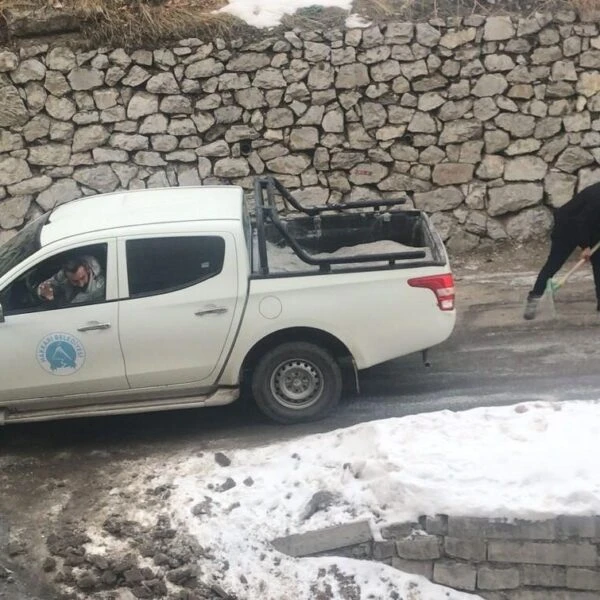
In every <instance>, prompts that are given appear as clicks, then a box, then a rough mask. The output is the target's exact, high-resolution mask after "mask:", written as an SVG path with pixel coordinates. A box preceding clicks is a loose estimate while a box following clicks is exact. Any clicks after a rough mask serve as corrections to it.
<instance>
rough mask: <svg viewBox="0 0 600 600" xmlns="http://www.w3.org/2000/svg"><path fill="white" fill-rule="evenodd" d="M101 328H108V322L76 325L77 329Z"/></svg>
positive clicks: (90, 329) (94, 329) (91, 329)
mask: <svg viewBox="0 0 600 600" xmlns="http://www.w3.org/2000/svg"><path fill="white" fill-rule="evenodd" d="M101 329H110V323H90V324H89V325H83V326H82V327H78V328H77V331H97V330H101Z"/></svg>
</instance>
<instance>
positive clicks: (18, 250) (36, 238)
mask: <svg viewBox="0 0 600 600" xmlns="http://www.w3.org/2000/svg"><path fill="white" fill-rule="evenodd" d="M49 216H50V213H48V214H45V215H43V216H41V217H39V218H37V219H36V220H35V221H32V222H31V223H29V225H26V226H25V227H23V229H21V231H19V233H17V235H15V236H14V237H13V238H11V239H10V240H8V242H6V243H5V244H2V245H1V246H0V277H3V276H4V275H6V273H8V272H9V271H10V270H11V269H12V268H13V267H14V266H16V265H18V264H19V263H20V262H21V261H23V260H25V259H26V258H28V257H29V256H31V255H32V254H33V253H34V252H37V251H38V250H39V249H40V231H41V229H42V227H43V226H44V225H45V224H46V221H47V220H48V217H49Z"/></svg>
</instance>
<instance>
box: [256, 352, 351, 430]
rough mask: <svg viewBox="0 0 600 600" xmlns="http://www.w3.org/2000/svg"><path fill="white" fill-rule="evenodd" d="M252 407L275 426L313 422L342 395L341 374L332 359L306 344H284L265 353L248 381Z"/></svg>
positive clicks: (333, 406)
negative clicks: (255, 407)
mask: <svg viewBox="0 0 600 600" xmlns="http://www.w3.org/2000/svg"><path fill="white" fill-rule="evenodd" d="M252 393H253V395H254V399H255V401H256V404H257V405H258V407H259V408H260V409H261V411H262V412H263V413H265V414H266V415H267V416H268V417H269V418H271V419H273V420H275V421H278V422H279V423H300V422H303V421H314V420H317V419H320V418H322V417H324V416H325V415H327V414H328V413H329V412H330V411H331V410H333V408H335V406H336V405H337V404H338V402H339V400H340V397H341V395H342V373H341V370H340V366H339V365H338V363H337V361H336V360H335V358H334V357H333V355H332V354H331V353H330V352H329V351H328V350H325V349H324V348H321V347H320V346H316V345H315V344H311V343H308V342H296V343H285V344H281V345H279V346H276V347H275V348H273V349H272V350H270V351H269V352H267V353H266V354H265V355H264V356H263V357H262V358H261V359H260V361H259V362H258V365H257V366H256V368H255V369H254V375H253V377H252Z"/></svg>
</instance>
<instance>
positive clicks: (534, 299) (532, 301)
mask: <svg viewBox="0 0 600 600" xmlns="http://www.w3.org/2000/svg"><path fill="white" fill-rule="evenodd" d="M540 298H541V296H533V295H532V294H529V296H527V304H526V305H525V312H524V313H523V318H524V319H526V320H527V321H531V319H535V313H536V312H537V307H538V304H539V303H540Z"/></svg>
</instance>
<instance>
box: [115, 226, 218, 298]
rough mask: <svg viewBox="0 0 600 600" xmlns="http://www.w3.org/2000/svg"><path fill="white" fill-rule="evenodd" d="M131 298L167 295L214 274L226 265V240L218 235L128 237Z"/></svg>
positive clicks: (128, 273)
mask: <svg viewBox="0 0 600 600" xmlns="http://www.w3.org/2000/svg"><path fill="white" fill-rule="evenodd" d="M126 249H127V277H128V281H129V296H130V297H131V298H135V297H140V296H147V295H150V294H164V293H165V292H172V291H175V290H177V289H181V288H184V287H188V286H190V285H194V284H196V283H199V282H201V281H204V280H206V279H209V278H210V277H214V276H215V275H218V274H219V273H220V272H221V269H222V268H223V259H224V257H225V240H224V239H223V238H221V237H219V236H189V237H163V238H149V239H142V240H139V239H138V240H127V242H126Z"/></svg>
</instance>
